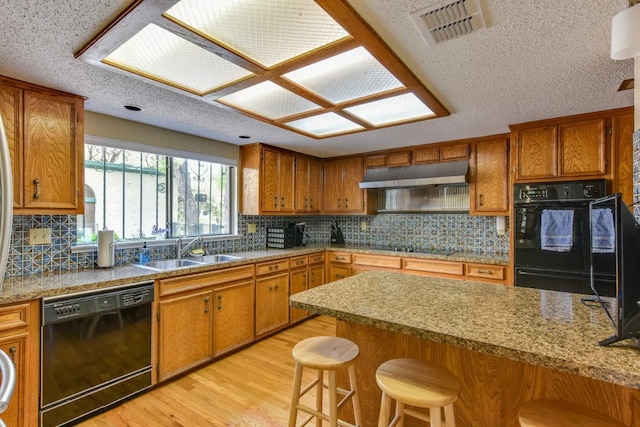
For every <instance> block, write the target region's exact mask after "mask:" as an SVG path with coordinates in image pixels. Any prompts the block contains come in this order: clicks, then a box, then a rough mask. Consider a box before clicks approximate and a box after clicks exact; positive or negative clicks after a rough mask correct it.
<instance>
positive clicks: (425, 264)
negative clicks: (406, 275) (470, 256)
mask: <svg viewBox="0 0 640 427" xmlns="http://www.w3.org/2000/svg"><path fill="white" fill-rule="evenodd" d="M402 265H403V268H404V269H405V270H410V271H424V272H427V273H440V274H452V275H456V276H462V275H463V274H464V269H463V264H462V263H460V262H453V261H440V260H432V259H415V258H404V259H403V260H402Z"/></svg>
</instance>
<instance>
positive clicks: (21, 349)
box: [0, 333, 36, 427]
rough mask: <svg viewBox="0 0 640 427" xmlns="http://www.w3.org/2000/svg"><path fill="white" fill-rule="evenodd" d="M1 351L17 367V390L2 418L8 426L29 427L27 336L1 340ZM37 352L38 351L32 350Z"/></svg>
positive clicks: (0, 416) (14, 336)
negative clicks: (26, 419)
mask: <svg viewBox="0 0 640 427" xmlns="http://www.w3.org/2000/svg"><path fill="white" fill-rule="evenodd" d="M0 349H2V351H4V352H5V353H7V355H8V356H9V357H10V358H11V360H13V363H14V364H15V367H16V388H15V389H14V391H13V396H12V397H11V401H10V403H9V406H8V407H7V410H6V411H5V412H3V413H2V415H0V418H1V419H2V420H3V421H4V422H5V424H6V425H7V426H16V427H29V425H28V423H27V422H26V421H25V415H27V414H25V411H26V410H28V409H27V407H26V400H25V399H26V398H27V396H26V387H27V384H26V382H27V381H26V378H27V377H28V374H27V372H26V367H27V351H29V350H28V349H27V334H26V333H24V334H16V335H10V336H6V337H4V336H3V337H2V338H0ZM31 351H36V349H35V348H34V349H31Z"/></svg>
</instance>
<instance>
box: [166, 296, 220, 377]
mask: <svg viewBox="0 0 640 427" xmlns="http://www.w3.org/2000/svg"><path fill="white" fill-rule="evenodd" d="M212 298H213V291H211V290H207V291H202V292H195V293H191V294H188V295H184V296H180V297H175V298H168V299H166V300H164V301H160V302H159V304H158V311H159V314H160V320H159V325H158V330H159V338H158V340H159V342H158V348H159V349H160V351H159V354H158V364H159V378H158V381H162V380H165V379H167V378H169V377H171V376H173V375H176V374H179V373H181V372H183V371H186V370H187V369H189V368H192V367H194V366H197V365H200V364H202V363H204V362H207V361H208V360H211V358H212V356H213V349H212V347H213V316H212V308H213V302H212Z"/></svg>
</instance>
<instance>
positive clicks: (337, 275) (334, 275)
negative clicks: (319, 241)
mask: <svg viewBox="0 0 640 427" xmlns="http://www.w3.org/2000/svg"><path fill="white" fill-rule="evenodd" d="M349 276H351V265H349V264H346V265H345V264H334V263H330V264H329V278H328V280H327V282H335V281H336V280H340V279H344V278H346V277H349Z"/></svg>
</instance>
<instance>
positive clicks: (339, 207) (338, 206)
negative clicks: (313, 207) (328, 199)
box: [338, 199, 340, 209]
mask: <svg viewBox="0 0 640 427" xmlns="http://www.w3.org/2000/svg"><path fill="white" fill-rule="evenodd" d="M338 209H340V199H338Z"/></svg>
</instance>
